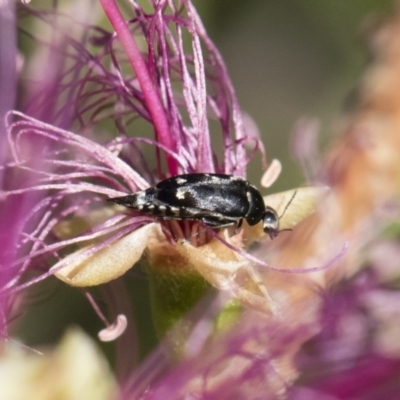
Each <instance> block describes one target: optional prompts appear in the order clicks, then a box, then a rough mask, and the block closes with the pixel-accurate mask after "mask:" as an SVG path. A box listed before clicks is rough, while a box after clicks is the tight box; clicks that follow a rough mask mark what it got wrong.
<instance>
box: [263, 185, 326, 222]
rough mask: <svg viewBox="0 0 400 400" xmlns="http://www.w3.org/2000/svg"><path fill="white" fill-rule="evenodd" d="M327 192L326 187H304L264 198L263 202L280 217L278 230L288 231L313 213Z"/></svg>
mask: <svg viewBox="0 0 400 400" xmlns="http://www.w3.org/2000/svg"><path fill="white" fill-rule="evenodd" d="M328 192H329V188H328V187H326V186H324V187H316V186H311V187H304V188H299V189H292V190H288V191H286V192H281V193H276V194H272V195H269V196H265V197H264V202H265V204H266V205H267V206H270V207H272V208H274V209H275V211H276V212H277V213H278V215H279V216H280V220H279V226H280V229H288V228H293V227H295V226H296V225H297V224H298V223H299V222H301V221H302V220H303V219H304V218H306V217H308V216H309V215H311V214H312V213H314V212H315V211H316V210H317V207H318V204H319V203H320V201H321V199H322V198H323V196H325V195H327V194H328ZM289 203H290V204H289ZM286 207H287V209H286V210H285V208H286ZM282 214H283V215H282Z"/></svg>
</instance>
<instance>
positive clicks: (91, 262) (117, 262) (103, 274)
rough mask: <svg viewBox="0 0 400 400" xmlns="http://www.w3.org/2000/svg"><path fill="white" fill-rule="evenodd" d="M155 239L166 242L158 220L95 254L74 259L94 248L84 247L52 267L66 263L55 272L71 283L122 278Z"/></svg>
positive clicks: (96, 283) (57, 275) (82, 283)
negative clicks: (157, 222)
mask: <svg viewBox="0 0 400 400" xmlns="http://www.w3.org/2000/svg"><path fill="white" fill-rule="evenodd" d="M152 241H165V237H164V235H163V234H162V231H161V228H160V225H159V224H156V223H152V224H147V225H145V226H143V227H142V228H139V229H136V230H134V231H133V232H131V233H129V234H128V235H126V236H124V237H122V238H121V239H119V240H117V241H115V242H114V243H112V244H110V245H109V246H107V247H105V248H103V249H102V250H100V251H98V252H96V253H95V254H93V255H91V256H89V257H86V258H83V259H79V258H78V260H77V261H74V259H76V258H77V257H79V255H80V254H82V253H83V252H84V251H85V250H88V249H90V247H86V248H85V249H80V250H78V251H77V252H75V253H72V254H70V255H69V256H67V257H66V258H64V259H62V260H61V261H60V262H59V263H57V264H56V265H55V266H54V267H53V268H52V269H54V270H57V268H59V267H60V265H64V264H65V267H62V268H61V269H59V270H58V271H56V272H55V273H54V275H55V276H56V277H57V278H59V279H61V280H62V281H64V282H66V283H68V284H69V285H72V286H94V285H100V284H102V283H106V282H109V281H111V280H113V279H116V278H118V277H120V276H121V275H123V274H124V273H125V272H126V271H127V270H129V269H130V268H132V267H133V265H134V264H135V263H136V262H137V261H138V260H139V259H140V257H141V256H142V254H143V251H144V249H145V248H146V247H147V245H148V244H149V243H150V242H152ZM92 247H93V246H92ZM69 261H71V263H69Z"/></svg>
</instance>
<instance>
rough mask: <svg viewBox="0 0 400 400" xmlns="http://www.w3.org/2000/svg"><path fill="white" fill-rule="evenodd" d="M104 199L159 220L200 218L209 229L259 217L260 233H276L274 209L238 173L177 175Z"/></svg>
mask: <svg viewBox="0 0 400 400" xmlns="http://www.w3.org/2000/svg"><path fill="white" fill-rule="evenodd" d="M108 201H111V202H114V203H117V204H120V205H122V206H125V207H129V208H133V209H135V210H137V211H140V212H141V213H143V214H147V215H153V216H155V217H157V218H160V219H163V220H167V219H175V220H191V221H202V222H203V223H204V224H206V225H208V226H210V227H212V228H213V229H220V228H224V227H227V226H231V225H235V224H236V225H237V228H240V226H241V224H242V221H243V219H245V220H246V221H247V223H248V224H249V225H255V224H257V223H258V222H260V221H261V220H262V221H263V229H264V232H265V233H267V234H268V235H269V236H270V238H271V239H273V238H275V237H276V236H277V235H278V233H279V217H278V215H277V213H276V211H275V210H274V209H273V208H271V207H268V206H265V204H264V200H263V198H262V196H261V193H260V192H259V191H258V189H257V188H256V187H255V186H253V185H252V184H250V182H249V181H247V180H246V179H243V178H241V177H239V176H233V175H223V174H185V175H178V176H174V177H172V178H168V179H165V180H163V181H161V182H158V183H157V185H155V186H153V187H150V188H148V189H146V190H142V191H139V192H137V193H134V194H130V195H128V196H123V197H115V198H110V199H108Z"/></svg>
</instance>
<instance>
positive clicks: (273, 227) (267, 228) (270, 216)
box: [263, 206, 280, 239]
mask: <svg viewBox="0 0 400 400" xmlns="http://www.w3.org/2000/svg"><path fill="white" fill-rule="evenodd" d="M263 229H264V232H265V233H266V234H267V235H268V236H269V237H270V238H271V239H275V238H276V237H277V236H278V235H279V232H280V230H279V217H278V214H277V213H276V211H275V210H274V209H273V208H272V207H268V206H267V207H265V211H264V218H263Z"/></svg>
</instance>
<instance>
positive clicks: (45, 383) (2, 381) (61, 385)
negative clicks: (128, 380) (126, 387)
mask: <svg viewBox="0 0 400 400" xmlns="http://www.w3.org/2000/svg"><path fill="white" fill-rule="evenodd" d="M0 393H1V395H0V397H1V398H2V399H7V400H21V399H29V400H52V399H57V400H76V399H91V400H110V399H112V398H115V396H116V394H117V384H116V382H115V379H114V377H113V375H112V373H111V371H110V368H109V366H108V364H107V363H106V361H105V359H104V357H103V356H102V354H101V353H100V352H99V351H98V349H97V348H96V346H95V345H94V343H93V342H92V340H91V339H89V337H87V336H86V335H85V334H83V333H82V332H80V331H78V330H73V331H70V332H69V333H67V335H66V336H65V337H64V339H63V340H62V342H61V343H60V345H59V346H58V347H57V348H56V349H55V350H53V351H46V352H45V353H44V354H43V355H38V354H37V353H34V352H33V351H32V350H27V349H25V348H23V347H21V346H20V345H18V344H16V343H12V342H8V343H7V345H6V346H5V347H4V351H2V354H1V356H0Z"/></svg>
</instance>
